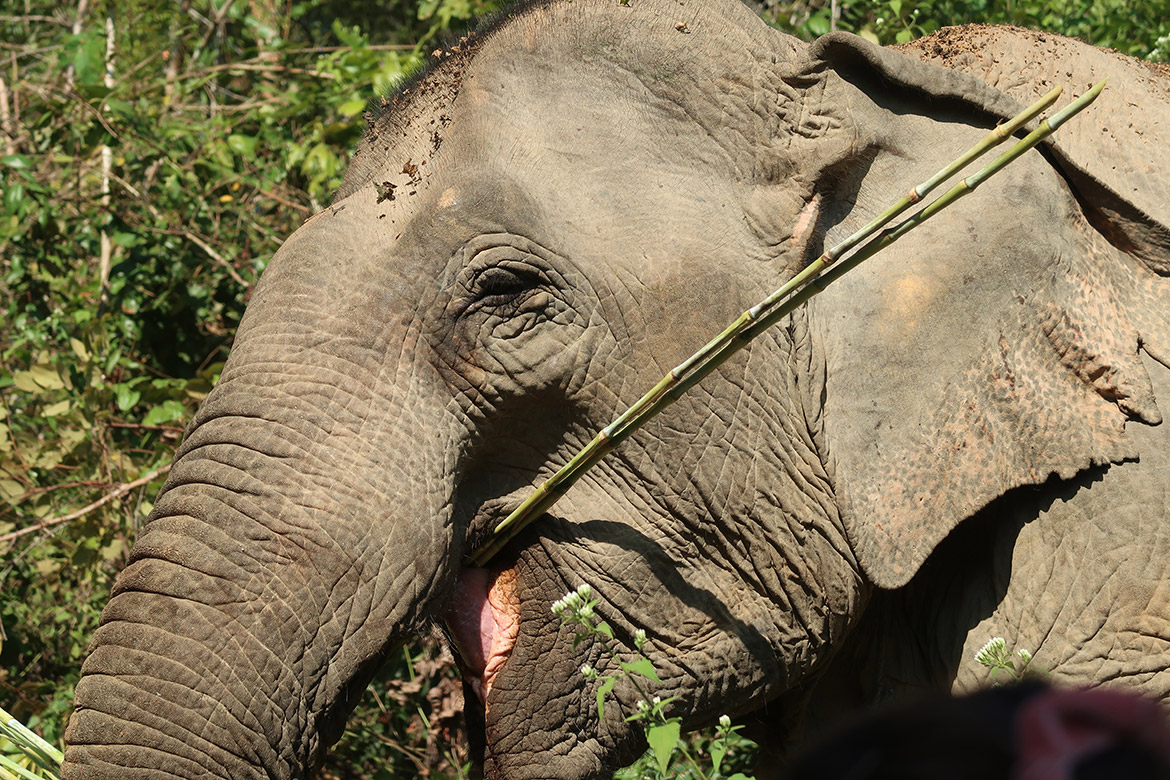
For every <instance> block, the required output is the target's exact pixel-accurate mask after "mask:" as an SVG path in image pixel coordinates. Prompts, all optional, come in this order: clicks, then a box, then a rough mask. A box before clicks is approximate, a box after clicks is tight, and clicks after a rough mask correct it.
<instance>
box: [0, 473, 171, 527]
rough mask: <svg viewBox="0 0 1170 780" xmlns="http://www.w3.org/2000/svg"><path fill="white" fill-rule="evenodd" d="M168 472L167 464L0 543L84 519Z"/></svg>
mask: <svg viewBox="0 0 1170 780" xmlns="http://www.w3.org/2000/svg"><path fill="white" fill-rule="evenodd" d="M170 470H171V464H170V463H168V464H167V465H165V466H163V467H162V468H159V469H156V470H154V471H152V472H150V473H149V474H147V475H146V476H145V477H139V478H138V479H136V480H134V481H133V482H127V483H125V484H123V485H119V486H118V487H117V488H115V489H114V490H111V491H110V492H109V493H106V494H105V495H104V496H102V497H101V498H99V499H98V500H97V501H94V502H93V503H92V504H88V505H86V506H83V507H82V508H81V509H78V510H77V511H76V512H70V513H69V514H67V515H62V516H61V517H53V518H50V519H48V520H42V521H41V522H39V523H37V524H36V525H30V526H29V527H28V528H21V529H20V530H19V531H13V532H11V533H7V534H4V535H3V536H0V542H11V541H13V540H15V539H19V538H20V537H22V536H24V535H25V534H31V533H36V532H37V531H43V530H44V529H46V528H51V527H53V526H55V525H60V524H61V523H68V522H70V521H72V520H76V519H77V518H79V517H84V516H85V515H88V514H89V513H90V512H92V511H93V510H95V509H98V508H100V507H103V506H105V505H106V504H108V503H110V502H111V501H114V500H116V499H119V498H121V497H122V496H124V495H126V494H127V493H129V492H130V491H131V490H133V489H134V488H137V487H142V486H143V485H145V484H147V483H148V482H150V481H151V480H153V479H154V478H155V477H159V476H161V475H163V474H166V473H167V472H168V471H170Z"/></svg>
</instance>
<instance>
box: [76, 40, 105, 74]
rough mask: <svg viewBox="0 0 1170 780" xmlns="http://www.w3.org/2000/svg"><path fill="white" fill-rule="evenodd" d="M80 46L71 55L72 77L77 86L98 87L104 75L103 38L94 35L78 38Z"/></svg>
mask: <svg viewBox="0 0 1170 780" xmlns="http://www.w3.org/2000/svg"><path fill="white" fill-rule="evenodd" d="M78 41H79V43H80V45H79V46H78V47H77V53H76V54H74V55H73V75H74V79H75V80H76V82H77V83H78V84H84V85H86V86H100V85H101V84H102V80H103V79H104V78H105V75H106V41H105V37H104V36H101V35H97V34H94V33H82V34H81V35H80V36H78Z"/></svg>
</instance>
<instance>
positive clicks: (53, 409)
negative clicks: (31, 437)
mask: <svg viewBox="0 0 1170 780" xmlns="http://www.w3.org/2000/svg"><path fill="white" fill-rule="evenodd" d="M72 407H73V401H71V400H69V399H68V398H67V399H65V400H64V401H59V402H57V403H55V404H50V405H49V406H46V407H45V408H44V409H42V410H41V415H42V416H44V417H58V416H60V415H62V414H65V413H66V412H68V411H69V410H70V409H71V408H72Z"/></svg>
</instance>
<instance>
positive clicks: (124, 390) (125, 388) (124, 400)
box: [114, 383, 142, 412]
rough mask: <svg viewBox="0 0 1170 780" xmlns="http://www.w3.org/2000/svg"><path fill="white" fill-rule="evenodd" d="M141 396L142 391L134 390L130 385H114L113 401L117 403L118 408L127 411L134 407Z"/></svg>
mask: <svg viewBox="0 0 1170 780" xmlns="http://www.w3.org/2000/svg"><path fill="white" fill-rule="evenodd" d="M140 398H142V393H140V392H138V391H137V390H135V389H134V388H133V387H132V386H131V385H129V384H126V383H123V384H120V385H114V401H115V402H116V403H117V404H118V410H119V411H123V412H128V411H130V410H131V409H133V408H134V405H135V404H136V403H138V401H139V399H140Z"/></svg>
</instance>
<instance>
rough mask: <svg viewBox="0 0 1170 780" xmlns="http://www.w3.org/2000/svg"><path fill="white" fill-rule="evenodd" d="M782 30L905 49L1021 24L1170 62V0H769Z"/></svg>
mask: <svg viewBox="0 0 1170 780" xmlns="http://www.w3.org/2000/svg"><path fill="white" fill-rule="evenodd" d="M757 5H759V6H761V7H762V8H763V15H764V17H765V18H766V19H767V20H768V21H769V22H771V23H772V24H774V25H775V26H776V27H779V28H780V29H782V30H786V31H788V32H791V33H794V34H796V35H800V36H801V37H804V38H813V37H816V36H818V35H824V34H825V33H827V32H829V31H830V30H845V31H847V32H853V33H857V34H858V35H862V36H864V37H866V38H869V39H870V40H872V41H873V42H875V43H881V44H892V43H905V42H906V41H910V40H912V39H914V38H919V37H922V36H923V35H928V34H930V33H932V32H934V31H935V30H938V29H939V28H940V27H945V26H948V25H957V24H972V23H984V24H1014V25H1019V26H1021V27H1031V28H1033V29H1039V30H1046V31H1048V32H1056V33H1060V34H1062V35H1068V36H1072V37H1076V38H1080V39H1082V40H1084V41H1087V42H1089V43H1092V44H1094V45H1097V46H1106V47H1110V48H1114V49H1117V50H1118V51H1120V52H1122V53H1124V54H1129V55H1131V56H1133V57H1139V58H1148V59H1151V60H1156V61H1161V62H1167V61H1170V59H1168V58H1170V0H1149V2H1142V3H1132V2H1128V0H1088V1H1086V0H1002V1H1001V2H989V0H919V1H918V2H912V1H911V0H877V1H876V2H848V0H840V2H833V0H794V2H780V1H778V0H767V2H762V3H757Z"/></svg>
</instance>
